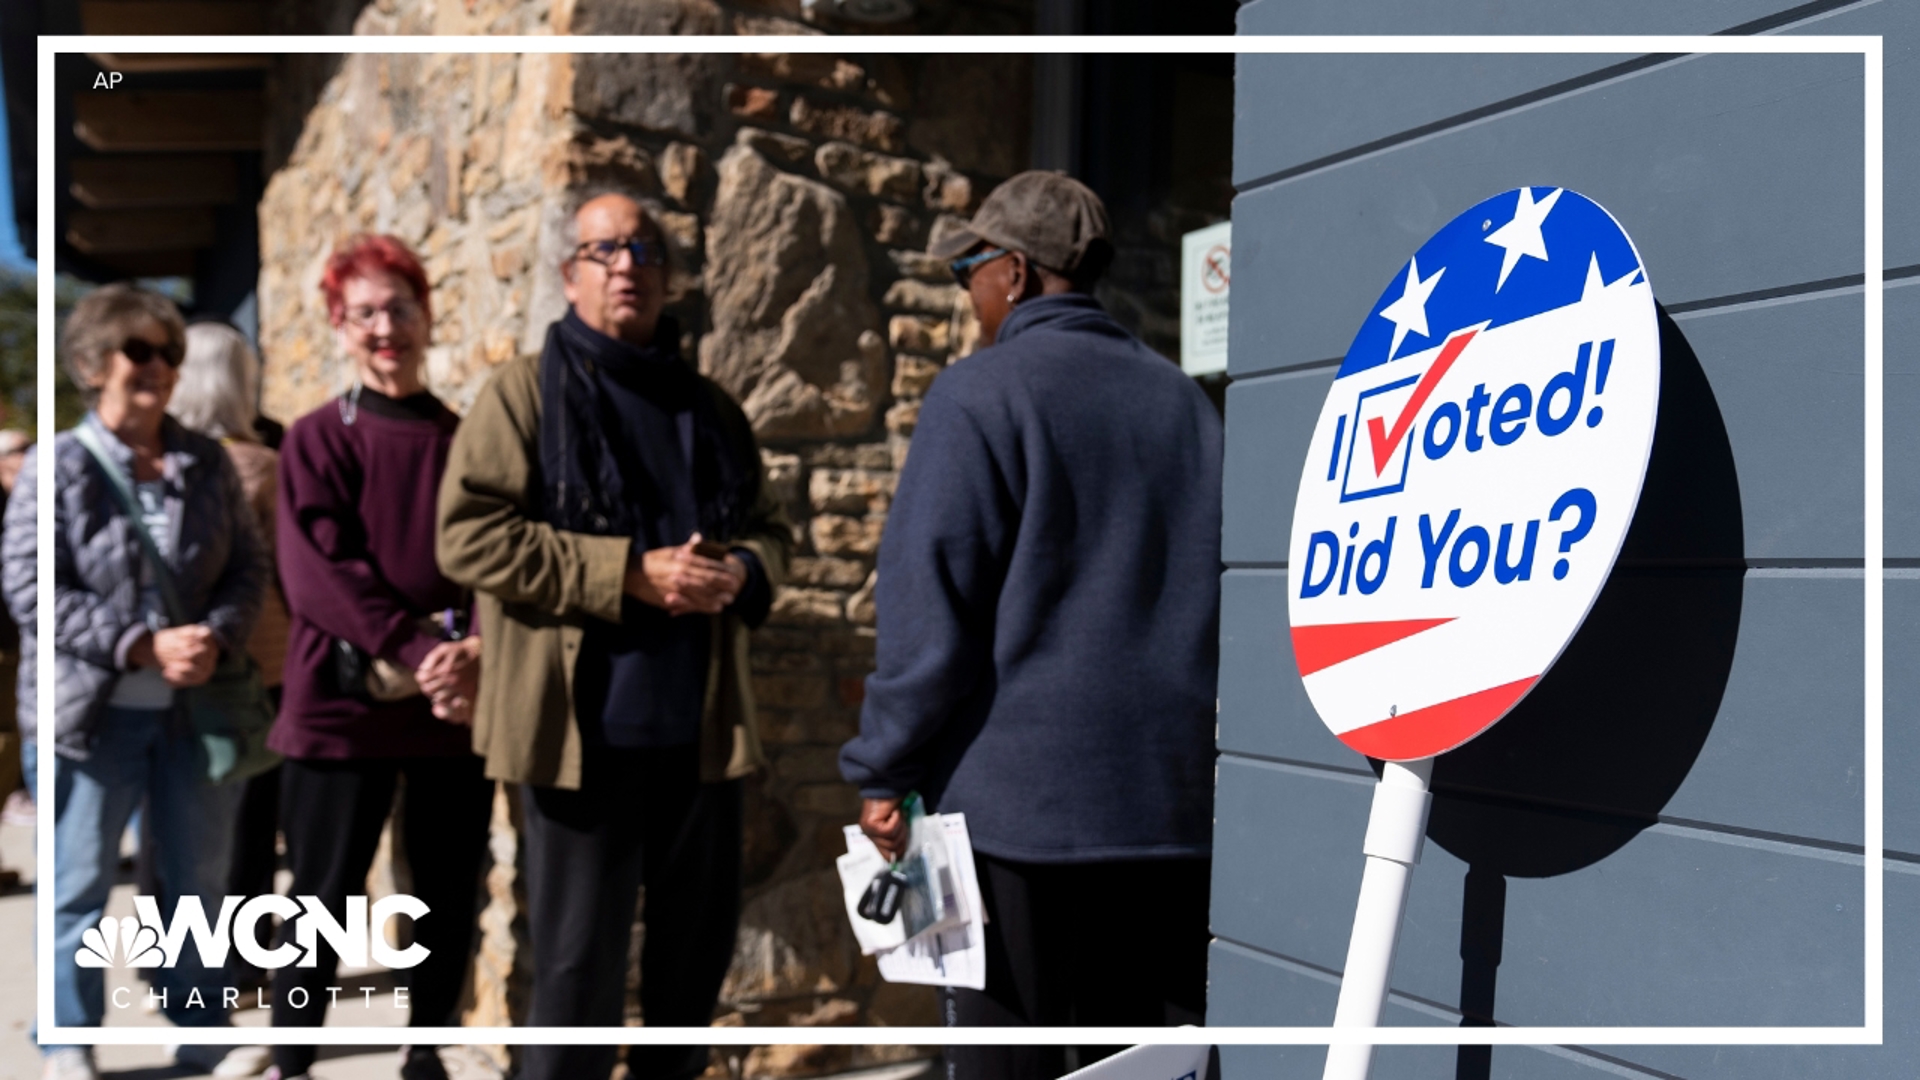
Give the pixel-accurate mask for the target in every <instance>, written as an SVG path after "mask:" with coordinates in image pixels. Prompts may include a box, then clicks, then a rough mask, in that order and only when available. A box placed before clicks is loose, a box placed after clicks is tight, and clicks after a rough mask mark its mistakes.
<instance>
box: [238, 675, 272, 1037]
mask: <svg viewBox="0 0 1920 1080" xmlns="http://www.w3.org/2000/svg"><path fill="white" fill-rule="evenodd" d="M277 689H278V688H276V692H277ZM280 769H281V766H279V765H275V766H274V767H273V768H271V769H268V770H267V771H266V772H263V773H261V774H260V775H258V776H253V777H249V778H248V779H247V780H246V781H245V782H244V783H242V784H241V787H240V813H239V815H238V816H237V817H236V818H235V819H234V822H233V860H232V862H230V863H229V864H228V866H227V892H228V893H229V894H231V895H233V896H240V897H254V896H265V895H267V894H268V893H270V892H273V891H274V888H273V875H274V871H276V870H278V869H279V867H280V845H279V839H280ZM254 932H255V933H256V934H258V935H259V939H260V944H262V945H265V946H269V947H271V945H272V944H273V937H272V934H273V925H272V920H271V919H261V920H260V921H259V923H257V924H256V925H255V926H254ZM265 976H266V973H265V972H263V971H261V970H260V969H259V968H257V967H254V966H253V965H252V964H250V963H248V962H247V961H246V960H244V959H242V958H241V956H240V952H239V950H238V949H236V950H234V951H233V952H230V953H228V954H227V981H228V983H229V984H231V985H233V986H246V985H248V984H250V983H255V982H259V981H261V980H263V979H264V978H265ZM245 997H246V995H244V994H243V995H242V998H243V1000H244V998H245Z"/></svg>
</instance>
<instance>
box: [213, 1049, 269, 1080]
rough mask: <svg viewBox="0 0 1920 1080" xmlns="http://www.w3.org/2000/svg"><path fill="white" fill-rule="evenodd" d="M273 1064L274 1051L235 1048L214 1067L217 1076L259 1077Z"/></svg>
mask: <svg viewBox="0 0 1920 1080" xmlns="http://www.w3.org/2000/svg"><path fill="white" fill-rule="evenodd" d="M272 1064H273V1051H272V1050H269V1049H267V1048H266V1047H264V1046H234V1047H230V1048H228V1050H227V1056H226V1057H224V1058H222V1059H220V1064H218V1065H215V1066H214V1067H213V1075H215V1076H259V1075H261V1074H262V1073H265V1072H266V1071H267V1069H268V1067H269V1066H271V1065H272Z"/></svg>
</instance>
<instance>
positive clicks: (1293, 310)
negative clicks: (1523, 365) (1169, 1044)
mask: <svg viewBox="0 0 1920 1080" xmlns="http://www.w3.org/2000/svg"><path fill="white" fill-rule="evenodd" d="M1240 29H1241V32H1242V33H1243V34H1272V33H1288V34H1322V33H1389V32H1391V33H1473V32H1498V33H1544V34H1562V33H1622V32H1631V33H1685V34H1695V33H1721V32H1728V31H1732V32H1736V33H1756V32H1780V33H1788V34H1879V35H1884V36H1885V40H1886V45H1885V48H1886V65H1885V69H1884V71H1885V89H1886V106H1885V109H1886V138H1887V144H1886V149H1885V162H1886V168H1885V176H1884V182H1885V213H1886V217H1885V222H1886V227H1885V235H1884V243H1885V265H1884V269H1885V270H1886V271H1887V278H1888V284H1887V287H1886V290H1885V291H1884V293H1883V299H1884V304H1885V322H1884V335H1885V343H1886V349H1885V376H1884V380H1883V389H1884V395H1885V403H1884V416H1885V422H1886V440H1885V450H1884V458H1883V462H1884V469H1885V474H1884V475H1885V491H1886V497H1885V505H1884V512H1885V531H1884V541H1885V552H1886V555H1887V558H1888V560H1889V566H1890V567H1891V568H1892V569H1891V570H1890V571H1889V574H1888V580H1886V582H1885V583H1884V587H1883V596H1884V602H1885V612H1886V614H1885V628H1886V639H1885V655H1884V658H1883V659H1884V662H1885V671H1886V683H1885V698H1884V705H1885V711H1886V717H1887V722H1886V728H1885V741H1884V747H1885V754H1886V776H1887V777H1888V782H1887V784H1886V801H1885V808H1886V832H1885V836H1886V844H1887V847H1888V849H1889V850H1888V855H1889V859H1890V864H1889V872H1888V874H1887V875H1886V894H1885V895H1886V917H1885V929H1886V952H1885V962H1886V981H1885V986H1886V1012H1885V1016H1886V1032H1887V1042H1886V1045H1885V1046H1883V1047H1873V1048H1737V1047H1736V1048H1726V1047H1718V1048H1711V1047H1589V1048H1567V1047H1551V1048H1538V1049H1536V1048H1524V1047H1512V1048H1501V1049H1497V1050H1494V1051H1492V1052H1490V1053H1489V1052H1486V1051H1469V1052H1467V1053H1465V1054H1462V1053H1460V1052H1458V1051H1456V1050H1455V1049H1453V1048H1450V1047H1392V1048H1383V1049H1382V1050H1381V1051H1380V1052H1379V1053H1378V1054H1377V1055H1376V1058H1375V1071H1374V1075H1375V1076H1376V1077H1381V1078H1383V1080H1384V1078H1400V1077H1409V1078H1411V1077H1456V1076H1457V1077H1462V1078H1466V1077H1472V1078H1475V1080H1477V1078H1479V1077H1515V1078H1518V1077H1527V1078H1549V1080H1559V1078H1562V1077H1565V1078H1569V1080H1577V1078H1585V1077H1602V1076H1629V1077H1647V1076H1653V1077H1661V1076H1665V1077H1682V1078H1685V1080H1706V1078H1728V1080H1732V1078H1740V1080H1748V1078H1771V1077H1779V1078H1788V1077H1792V1078H1802V1077H1847V1078H1850V1080H1851V1078H1862V1080H1864V1078H1880V1077H1886V1078H1894V1077H1903V1078H1904V1077H1913V1076H1920V785H1914V784H1911V783H1908V782H1905V781H1903V780H1902V779H1901V778H1902V777H1906V776H1910V775H1912V774H1913V773H1914V772H1915V770H1916V768H1920V732H1917V731H1916V725H1914V724H1913V723H1911V722H1910V720H1909V719H1908V718H1909V717H1911V715H1912V714H1913V713H1914V711H1915V710H1916V708H1920V663H1916V659H1917V658H1920V490H1917V489H1916V484H1917V483H1920V434H1916V427H1917V426H1916V425H1915V424H1914V422H1913V421H1914V418H1915V417H1920V349H1916V347H1915V346H1914V344H1913V343H1914V342H1915V341H1920V140H1916V139H1914V138H1913V137H1912V135H1911V130H1912V117H1913V115H1914V114H1915V112H1916V110H1920V61H1916V56H1915V48H1916V44H1917V43H1920V4H1914V3H1910V2H1904V3H1903V2H1897V0H1881V2H1875V3H1862V4H1851V5H1842V4H1834V3H1828V4H1808V5H1802V6H1792V5H1789V4H1786V3H1782V2H1780V0H1714V2H1700V3H1689V4H1671V3H1664V2H1659V0H1626V2H1623V3H1616V4H1608V5H1594V4H1581V3H1573V2H1551V3H1534V4H1515V3H1511V2H1506V0H1472V2H1471V3H1469V4H1465V5H1462V4H1451V5H1434V4H1430V3H1423V2H1417V0H1358V2H1356V0H1255V2H1253V3H1249V4H1247V5H1245V6H1243V7H1242V8H1241V13H1240ZM1861 68H1862V65H1861V61H1860V60H1859V58H1858V57H1856V56H1820V55H1800V56H1767V55H1755V56H1731V55H1722V56H1689V57H1649V56H1634V55H1618V56H1581V55H1541V56H1499V55H1471V56H1424V57H1393V56H1386V57H1382V56H1311V57H1301V56H1274V55H1251V54H1250V55H1243V56H1242V57H1241V59H1240V62H1239V71H1238V78H1237V85H1236V93H1235V98H1236V100H1235V111H1236V127H1235V137H1234V179H1235V184H1236V186H1237V188H1238V191H1239V196H1238V198H1237V200H1236V201H1235V204H1234V247H1235V251H1234V269H1235V271H1236V275H1235V282H1234V285H1235V292H1236V294H1237V300H1238V302H1237V303H1236V304H1235V305H1234V308H1233V313H1232V320H1233V321H1232V327H1231V335H1232V336H1231V353H1230V365H1231V366H1230V371H1231V374H1232V375H1233V377H1234V382H1233V385H1232V386H1231V387H1230V388H1229V390H1228V394H1227V463H1226V496H1227V499H1226V519H1225V534H1224V538H1223V548H1224V555H1225V560H1226V563H1227V567H1228V569H1227V571H1226V574H1225V576H1224V578H1223V579H1222V594H1221V595H1222V614H1221V671H1220V728H1219V746H1220V752H1221V758H1220V766H1219V787H1218V795H1217V804H1216V826H1215V859H1214V891H1213V896H1214V899H1213V930H1214V934H1215V937H1216V940H1215V943H1214V946H1213V955H1212V962H1211V967H1210V985H1209V997H1208V1001H1209V1005H1208V1021H1209V1023H1212V1024H1233V1025H1240V1024H1254V1025H1268V1024H1272V1025H1297V1024H1324V1023H1327V1022H1328V1020H1329V1019H1330V1018H1331V1016H1332V1012H1333V1007H1334V1002H1335V1000H1336V998H1337V995H1338V988H1339V969H1340V966H1341V964H1342V963H1343V962H1344V959H1345V953H1346V946H1347V936H1348V932H1349V930H1350V928H1351V923H1352V917H1353V904H1354V898H1355V895H1356V893H1357V890H1358V887H1359V880H1360V871H1361V862H1362V859H1361V856H1360V840H1361V835H1362V833H1363V832H1364V831H1365V826H1366V817H1367V807H1368V798H1369V787H1370V785H1371V784H1372V780H1373V775H1372V773H1371V772H1370V771H1369V769H1368V766H1367V762H1366V761H1365V759H1363V758H1361V757H1359V756H1358V755H1356V754H1354V753H1353V752H1352V751H1350V750H1347V749H1346V748H1345V747H1344V746H1342V745H1341V744H1340V743H1339V742H1338V741H1337V740H1335V739H1334V738H1333V737H1332V736H1331V735H1330V734H1328V733H1327V731H1326V729H1325V728H1324V727H1323V726H1322V725H1321V723H1320V721H1319V719H1318V718H1317V716H1316V715H1315V714H1314V712H1313V709H1312V706H1311V705H1310V704H1309V703H1308V701H1307V699H1306V696H1305V693H1304V691H1303V690H1302V687H1301V685H1300V680H1299V677H1298V675H1297V674H1296V672H1295V669H1294V666H1293V662H1292V652H1291V648H1290V647H1289V644H1288V636H1287V616H1286V597H1287V594H1286V589H1287V567H1286V551H1287V539H1288V533H1289V530H1290V528H1291V524H1292V522H1291V514H1292V507H1293V501H1294V488H1295V485H1296V483H1297V482H1298V477H1299V475H1300V468H1301V458H1302V455H1303V453H1304V450H1305V447H1306V444H1307V441H1308V438H1309V436H1310V435H1311V433H1312V427H1313V424H1314V421H1315V420H1316V418H1317V417H1318V414H1319V410H1320V405H1321V400H1322V398H1323V396H1324V395H1325V393H1326V389H1327V386H1328V384H1329V382H1330V381H1331V379H1332V375H1333V368H1334V366H1335V365H1336V364H1337V362H1338V359H1339V357H1340V356H1341V355H1342V354H1343V353H1344V352H1345V350H1346V347H1347V344H1348V341H1349V340H1350V339H1351V337H1352V335H1353V333H1354V332H1355V330H1356V329H1357V328H1358V326H1359V323H1360V320H1361V319H1362V318H1363V317H1364V316H1365V315H1366V313H1367V312H1368V310H1369V309H1370V307H1371V306H1372V304H1373V302H1374V299H1375V298H1376V297H1377V296H1378V295H1379V294H1380V292H1381V290H1382V289H1383V288H1384V287H1385V286H1386V284H1387V282H1388V280H1389V279H1390V278H1391V277H1392V276H1393V275H1394V274H1395V273H1396V272H1397V271H1398V269H1399V268H1400V267H1401V266H1403V265H1404V260H1405V259H1406V257H1407V256H1408V255H1409V254H1410V253H1411V252H1412V251H1414V250H1415V249H1416V248H1417V247H1418V246H1419V245H1420V243H1421V242H1423V241H1424V240H1425V239H1426V238H1427V237H1428V236H1429V235H1431V233H1432V232H1433V231H1434V230H1436V229H1437V228H1438V227H1439V226H1441V225H1443V224H1444V223H1445V222H1446V221H1447V220H1449V219H1450V218H1451V217H1452V216H1453V215H1455V214H1456V213H1458V212H1460V211H1461V210H1463V209H1465V208H1466V207H1468V206H1471V205H1472V204H1474V203H1475V202H1477V201H1479V200H1480V199H1482V198H1484V197H1486V196H1488V195H1491V194H1494V193H1496V192H1498V191H1502V190H1507V189H1510V188H1512V187H1515V186H1518V185H1520V184H1552V185H1556V186H1565V187H1570V188H1573V189H1575V190H1578V191H1580V192H1582V193H1584V194H1586V195H1588V196H1591V197H1592V198H1594V199H1596V200H1597V201H1599V202H1600V203H1601V204H1602V205H1604V206H1605V207H1607V209H1609V210H1610V211H1612V212H1613V214H1614V215H1615V216H1616V217H1618V218H1619V219H1620V220H1621V222H1622V223H1623V224H1624V225H1625V226H1626V228H1627V229H1628V231H1629V233H1630V234H1631V235H1632V236H1633V238H1634V241H1635V243H1636V244H1637V245H1638V246H1639V248H1640V252H1641V255H1642V257H1643V258H1644V260H1645V262H1646V266H1647V270H1648V276H1649V278H1650V279H1651V280H1652V282H1653V285H1654V291H1655V294H1656V295H1657V297H1658V298H1659V299H1660V301H1661V302H1662V304H1663V305H1664V306H1665V307H1666V309H1667V310H1668V311H1669V313H1670V314H1671V315H1672V316H1673V323H1674V326H1675V328H1676V329H1677V332H1678V335H1679V337H1680V339H1682V340H1680V342H1679V344H1678V345H1677V346H1676V345H1675V344H1674V339H1672V338H1670V339H1669V353H1668V355H1669V375H1668V378H1669V379H1670V380H1679V381H1678V382H1670V383H1669V385H1668V386H1666V387H1665V388H1663V400H1665V401H1669V402H1674V403H1682V402H1685V403H1688V404H1689V406H1690V410H1689V411H1688V413H1687V414H1686V417H1685V419H1686V421H1689V422H1688V423H1683V422H1682V421H1681V420H1680V419H1678V418H1676V419H1673V420H1671V424H1672V432H1673V434H1672V435H1669V434H1668V432H1669V422H1670V421H1669V420H1668V419H1667V418H1663V424H1662V429H1661V430H1662V434H1661V436H1660V440H1661V441H1660V442H1658V443H1657V444H1656V454H1655V457H1656V460H1655V462H1654V465H1653V471H1650V473H1649V480H1648V495H1647V499H1648V500H1649V501H1648V502H1646V503H1643V514H1644V515H1646V516H1647V517H1648V518H1649V519H1650V520H1651V523H1650V524H1648V525H1647V526H1646V528H1644V529H1638V530H1637V531H1636V535H1635V536H1631V537H1630V538H1629V541H1628V548H1627V550H1626V551H1625V552H1624V553H1623V557H1622V562H1621V564H1620V565H1619V567H1618V568H1617V569H1616V571H1615V574H1614V578H1613V579H1612V580H1611V581H1610V582H1609V584H1608V587H1607V590H1606V592H1605V593H1604V594H1603V596H1602V600H1601V601H1600V603H1599V604H1597V605H1596V607H1595V612H1594V615H1593V616H1592V617H1591V618H1590V620H1589V624H1588V626H1587V628H1586V629H1584V630H1583V631H1582V636H1581V638H1578V639H1576V642H1575V645H1574V647H1572V648H1570V649H1569V651H1568V654H1567V657H1566V658H1565V659H1563V661H1562V662H1561V665H1560V666H1559V667H1557V668H1556V670H1555V673H1554V675H1553V676H1550V680H1552V679H1557V680H1558V683H1557V685H1553V686H1552V689H1553V693H1551V694H1550V693H1548V690H1549V685H1550V684H1543V685H1542V688H1541V691H1540V692H1538V693H1537V694H1536V695H1535V698H1532V699H1529V703H1528V704H1529V705H1532V706H1536V707H1534V708H1532V709H1530V710H1529V708H1528V706H1527V705H1523V707H1522V710H1521V711H1519V712H1516V714H1515V715H1514V717H1512V718H1510V719H1509V720H1508V721H1506V722H1504V723H1503V724H1502V725H1501V727H1500V728H1498V729H1496V731H1495V732H1494V733H1493V734H1490V735H1489V736H1487V737H1485V738H1483V739H1482V740H1480V741H1477V742H1476V743H1474V744H1470V745H1469V746H1468V747H1467V748H1464V749H1463V750H1461V751H1459V752H1457V753H1456V754H1455V755H1450V756H1449V757H1448V758H1446V759H1443V760H1442V762H1441V763H1440V766H1439V768H1438V770H1437V772H1436V777H1435V787H1436V792H1437V796H1436V803H1435V810H1434V822H1433V826H1432V828H1431V829H1430V831H1429V835H1430V837H1431V842H1430V843H1429V844H1428V845H1427V850H1426V856H1425V862H1424V863H1423V864H1422V865H1421V866H1420V868H1419V869H1418V871H1417V872H1416V873H1415V876H1414V879H1413V880H1414V884H1413V888H1412V893H1411V895H1410V898H1409V903H1408V911H1407V918H1406V920H1405V923H1404V925H1403V929H1402V936H1401V951H1400V959H1399V962H1398V964H1397V966H1396V968H1395V972H1394V995H1393V998H1392V1001H1391V1002H1390V1005H1389V1008H1388V1010H1387V1016H1386V1022H1387V1023H1390V1024H1398V1025H1437V1026H1449V1027H1451V1026H1457V1025H1458V1024H1459V1023H1460V1022H1461V1014H1462V1009H1463V1007H1465V1008H1467V1009H1468V1010H1469V1011H1483V1010H1485V1009H1486V1008H1488V1007H1489V1001H1490V1008H1491V1012H1492V1015H1493V1017H1494V1018H1495V1019H1496V1020H1497V1021H1498V1022H1500V1023H1503V1024H1527V1025H1544V1024H1551V1025H1582V1026H1585V1025H1635V1026H1639V1025H1714V1026H1722V1025H1726V1026H1743V1025H1846V1026H1851V1025H1857V1024H1859V1023H1860V1022H1861V1019H1862V1016H1863V1009H1864V996H1863V989H1862V986H1863V979H1864V969H1863V966H1862V965H1863V957H1862V950H1863V948H1864V939H1865V938H1864V935H1865V930H1864V922H1863V919H1862V907H1861V905H1862V901H1863V896H1864V881H1863V870H1862V866H1863V863H1862V859H1861V857H1860V849H1861V844H1862V842H1863V839H1864V816H1863V815H1864V810H1863V808H1864V803H1863V790H1864V789H1863V783H1864V777H1863V762H1864V752H1863V736H1864V727H1863V722H1862V712H1863V706H1864V699H1863V696H1862V685H1863V683H1862V669H1863V664H1864V659H1865V657H1864V653H1863V650H1864V637H1863V633H1862V616H1863V613H1864V604H1865V601H1864V592H1865V587H1866V586H1865V582H1864V581H1863V572H1862V569H1861V567H1862V560H1863V556H1864V545H1865V531H1864V527H1863V525H1864V523H1863V517H1862V513H1861V492H1862V485H1863V476H1864V474H1863V469H1864V456H1865V455H1864V449H1863V442H1862V439H1863V425H1862V417H1863V415H1864V412H1863V410H1864V398H1863V394H1864V366H1863V364H1864V358H1863V354H1862V346H1863V338H1862V313H1863V303H1864V298H1863V293H1862V288H1861V280H1862V277H1861V275H1862V274H1863V271H1864V266H1863V264H1862V261H1861V260H1862V246H1861V228H1862V222H1863V216H1862V213H1863V212H1862V191H1863V187H1864V173H1863V165H1862V155H1863V146H1864V143H1863V137H1862V71H1861ZM1689 377H1690V378H1691V379H1692V382H1691V383H1688V382H1687V381H1686V380H1687V379H1688V378H1689ZM1715 413H1717V417H1716V416H1714V415H1713V414H1715ZM1697 418H1704V419H1703V420H1702V422H1700V423H1698V424H1694V423H1690V421H1693V420H1695V419H1697ZM1696 427H1697V428H1701V429H1704V431H1705V434H1704V435H1703V434H1699V433H1696V432H1693V431H1692V429H1693V428H1696ZM1683 429H1685V430H1683ZM1716 470H1717V471H1716ZM1656 472H1659V473H1660V474H1661V478H1660V479H1659V480H1658V481H1656V478H1655V473H1656ZM1695 474H1706V478H1705V479H1702V478H1701V476H1700V475H1695ZM1649 506H1652V507H1653V508H1652V509H1648V507H1649ZM1536 699H1539V700H1536ZM1556 703H1557V704H1556ZM1544 705H1556V708H1555V709H1553V710H1549V709H1547V708H1545V707H1544ZM1669 718H1678V719H1677V720H1673V721H1671V722H1669ZM1556 725H1561V726H1556ZM1662 725H1666V726H1664V727H1663V726H1662ZM1510 727H1511V730H1508V729H1509V728H1510ZM1673 728H1677V729H1678V730H1670V729H1673ZM1495 736H1499V738H1498V739H1496V738H1495ZM1622 740H1626V741H1630V742H1632V744H1633V745H1635V746H1640V745H1643V744H1644V745H1646V746H1648V747H1650V749H1649V750H1647V751H1646V753H1645V756H1644V758H1643V759H1639V760H1636V758H1635V757H1634V756H1633V755H1632V754H1630V753H1626V754H1623V753H1617V752H1613V751H1612V750H1610V746H1611V744H1612V743H1615V742H1619V741H1622ZM1556 753H1558V754H1559V758H1558V759H1556V758H1555V756H1554V755H1555V754H1556ZM1563 759H1573V760H1575V761H1577V762H1579V764H1574V765H1563V764H1562V760H1563ZM1463 957H1464V958H1463ZM1221 1060H1222V1065H1223V1069H1224V1071H1225V1074H1226V1076H1227V1078H1228V1080H1241V1078H1251V1077H1269V1076H1279V1077H1293V1076H1302V1077H1317V1076H1319V1074H1320V1067H1321V1064H1322V1062H1323V1060H1324V1052H1323V1051H1322V1050H1320V1049H1318V1048H1299V1047H1292V1048H1228V1049H1227V1050H1225V1051H1224V1052H1223V1053H1222V1058H1221Z"/></svg>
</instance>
